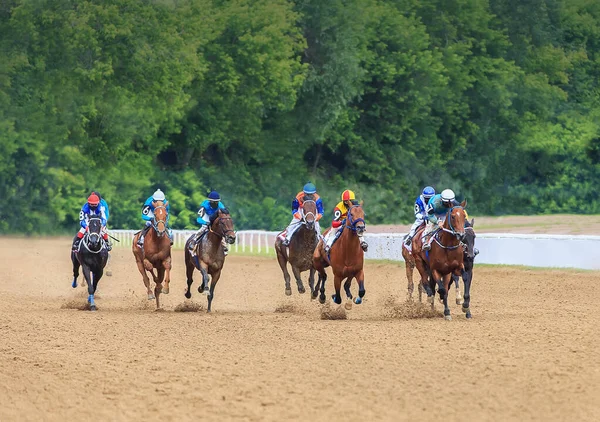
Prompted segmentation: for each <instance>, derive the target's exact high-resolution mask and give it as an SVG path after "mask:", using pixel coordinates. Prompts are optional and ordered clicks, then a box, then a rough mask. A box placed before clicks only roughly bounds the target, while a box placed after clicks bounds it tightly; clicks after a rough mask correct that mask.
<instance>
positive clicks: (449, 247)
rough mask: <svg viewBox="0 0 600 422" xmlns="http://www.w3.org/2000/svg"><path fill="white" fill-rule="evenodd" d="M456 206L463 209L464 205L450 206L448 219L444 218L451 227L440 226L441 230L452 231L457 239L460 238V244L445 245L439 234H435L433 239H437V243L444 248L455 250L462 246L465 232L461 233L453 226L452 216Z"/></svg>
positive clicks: (447, 214)
mask: <svg viewBox="0 0 600 422" xmlns="http://www.w3.org/2000/svg"><path fill="white" fill-rule="evenodd" d="M455 208H457V209H461V210H462V209H463V207H461V206H454V207H452V208H450V209H449V210H448V212H447V213H446V219H445V220H444V221H447V222H448V225H449V226H450V229H447V228H446V227H440V230H442V231H444V232H446V233H450V234H451V235H452V236H454V237H456V239H457V240H458V244H457V245H453V246H445V245H443V244H442V242H440V241H439V239H438V238H437V236H435V235H433V236H434V237H433V240H434V241H435V243H437V244H438V245H439V246H440V247H441V248H443V249H448V250H454V249H456V248H458V247H459V246H461V245H462V244H463V243H462V238H463V236H464V234H461V233H459V232H457V231H456V230H455V229H454V227H453V226H452V218H451V217H452V210H454V209H455ZM467 228H470V227H466V228H465V230H466V229H467Z"/></svg>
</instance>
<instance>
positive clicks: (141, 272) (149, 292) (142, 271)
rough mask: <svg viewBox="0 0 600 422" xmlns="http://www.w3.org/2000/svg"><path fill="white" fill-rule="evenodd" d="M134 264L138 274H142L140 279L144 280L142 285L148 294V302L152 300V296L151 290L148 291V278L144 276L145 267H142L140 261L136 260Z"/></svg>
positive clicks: (146, 275) (142, 264)
mask: <svg viewBox="0 0 600 422" xmlns="http://www.w3.org/2000/svg"><path fill="white" fill-rule="evenodd" d="M135 263H136V264H137V267H138V270H139V272H140V274H142V279H143V280H144V285H145V286H146V292H147V294H148V300H153V299H154V294H153V293H152V290H150V277H148V274H146V267H144V263H143V262H142V261H138V260H136V261H135Z"/></svg>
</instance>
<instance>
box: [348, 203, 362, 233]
mask: <svg viewBox="0 0 600 422" xmlns="http://www.w3.org/2000/svg"><path fill="white" fill-rule="evenodd" d="M354 208H360V205H352V206H351V207H350V208H348V213H347V217H346V218H347V219H348V224H347V226H348V227H349V228H350V230H352V231H353V232H356V230H357V227H356V225H357V224H358V223H364V224H365V226H364V229H366V223H365V219H364V218H357V219H356V220H354V219H352V210H353V209H354Z"/></svg>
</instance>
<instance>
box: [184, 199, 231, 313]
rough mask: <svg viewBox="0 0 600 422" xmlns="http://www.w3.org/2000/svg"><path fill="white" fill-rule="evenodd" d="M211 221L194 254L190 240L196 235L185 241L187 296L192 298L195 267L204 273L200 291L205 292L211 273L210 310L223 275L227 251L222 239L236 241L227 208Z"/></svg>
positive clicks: (208, 310) (193, 239)
mask: <svg viewBox="0 0 600 422" xmlns="http://www.w3.org/2000/svg"><path fill="white" fill-rule="evenodd" d="M211 220H212V221H211V222H210V230H208V231H207V232H205V234H204V235H203V236H202V238H201V239H200V241H199V242H197V244H196V246H195V247H194V254H192V253H191V252H190V250H189V244H190V242H193V241H195V235H192V236H190V238H189V239H188V240H187V242H185V252H184V253H185V271H186V275H187V291H186V292H185V297H187V298H188V299H190V298H191V297H192V293H191V291H190V288H191V287H192V283H193V282H194V280H193V279H192V275H193V274H194V268H196V269H197V270H198V271H200V273H201V274H202V283H201V284H200V287H198V292H199V293H203V292H204V291H205V290H207V289H209V287H208V276H209V275H210V291H209V293H208V309H207V312H210V310H211V305H212V300H213V298H214V294H215V286H216V285H217V282H218V281H219V278H220V277H221V270H222V269H223V264H224V263H225V252H224V251H223V247H222V245H221V239H223V238H225V241H226V242H227V243H229V244H232V243H235V231H234V229H233V220H232V218H231V216H230V215H229V211H228V210H226V209H221V210H219V211H218V212H217V213H216V214H214V216H213V218H212V219H211Z"/></svg>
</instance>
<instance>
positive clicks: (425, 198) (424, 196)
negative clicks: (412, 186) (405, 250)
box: [404, 186, 435, 245]
mask: <svg viewBox="0 0 600 422" xmlns="http://www.w3.org/2000/svg"><path fill="white" fill-rule="evenodd" d="M434 195H435V189H434V188H432V187H431V186H427V187H426V188H425V189H423V192H422V193H421V195H419V196H418V197H417V200H416V201H415V222H414V223H413V225H412V227H411V228H410V231H409V232H408V236H406V240H405V241H404V243H405V244H407V245H410V242H412V238H413V237H415V232H416V231H417V229H418V228H419V226H420V225H421V224H423V221H425V207H427V203H428V202H429V200H430V199H431V198H432V197H433V196H434Z"/></svg>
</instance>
